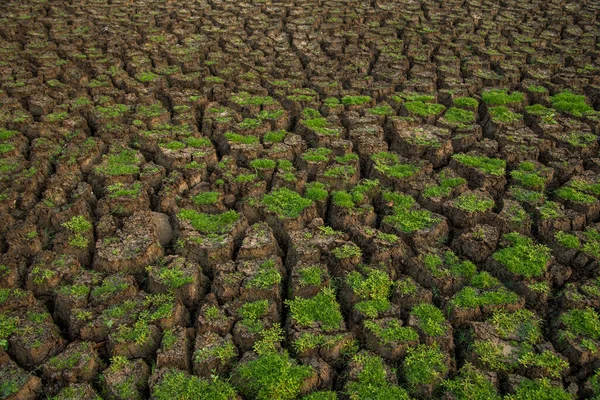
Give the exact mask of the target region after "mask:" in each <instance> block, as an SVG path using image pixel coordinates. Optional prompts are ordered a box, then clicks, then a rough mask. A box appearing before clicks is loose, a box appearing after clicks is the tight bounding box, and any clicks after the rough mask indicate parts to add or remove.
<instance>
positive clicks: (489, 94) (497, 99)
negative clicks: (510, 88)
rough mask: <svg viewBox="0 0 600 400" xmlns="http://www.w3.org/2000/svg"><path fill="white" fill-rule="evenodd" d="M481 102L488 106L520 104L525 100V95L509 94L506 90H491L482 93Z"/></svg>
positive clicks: (518, 93) (519, 93)
mask: <svg viewBox="0 0 600 400" xmlns="http://www.w3.org/2000/svg"><path fill="white" fill-rule="evenodd" d="M481 100H483V102H484V103H486V104H487V105H488V106H506V105H510V104H518V103H521V102H523V101H524V100H525V94H524V93H521V92H512V93H511V94H508V93H507V91H506V90H502V89H491V90H485V91H483V93H481Z"/></svg>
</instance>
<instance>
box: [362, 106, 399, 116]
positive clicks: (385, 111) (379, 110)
mask: <svg viewBox="0 0 600 400" xmlns="http://www.w3.org/2000/svg"><path fill="white" fill-rule="evenodd" d="M367 112H368V113H369V114H374V115H396V111H394V109H393V108H392V107H391V106H390V105H388V104H383V105H379V106H376V107H373V108H369V109H367Z"/></svg>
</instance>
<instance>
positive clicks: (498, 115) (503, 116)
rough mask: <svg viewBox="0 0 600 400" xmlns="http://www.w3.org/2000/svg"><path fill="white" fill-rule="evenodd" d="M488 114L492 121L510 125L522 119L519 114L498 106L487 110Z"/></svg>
mask: <svg viewBox="0 0 600 400" xmlns="http://www.w3.org/2000/svg"><path fill="white" fill-rule="evenodd" d="M488 113H489V114H490V117H491V118H492V120H493V121H496V122H502V123H505V124H510V123H512V122H516V121H519V120H521V119H523V116H522V115H521V114H519V113H515V112H512V111H511V110H510V109H509V108H508V107H505V106H498V107H490V108H488Z"/></svg>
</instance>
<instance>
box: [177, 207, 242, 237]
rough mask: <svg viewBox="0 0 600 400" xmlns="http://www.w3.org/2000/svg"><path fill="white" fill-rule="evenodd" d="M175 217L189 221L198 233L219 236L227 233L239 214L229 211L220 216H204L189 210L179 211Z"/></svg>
mask: <svg viewBox="0 0 600 400" xmlns="http://www.w3.org/2000/svg"><path fill="white" fill-rule="evenodd" d="M177 216H178V217H179V218H181V219H183V220H186V221H189V222H190V224H191V225H192V227H193V228H194V229H195V230H197V231H198V232H200V233H203V234H207V235H221V234H225V233H228V232H229V231H231V229H232V228H233V225H234V224H235V223H236V222H237V221H238V220H239V218H240V216H239V214H238V213H237V212H236V211H234V210H229V211H226V212H224V213H221V214H205V213H200V212H197V211H194V210H190V209H183V210H181V211H179V213H178V214H177Z"/></svg>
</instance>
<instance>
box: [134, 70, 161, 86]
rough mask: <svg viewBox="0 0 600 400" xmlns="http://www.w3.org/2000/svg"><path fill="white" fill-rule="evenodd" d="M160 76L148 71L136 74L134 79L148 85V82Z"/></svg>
mask: <svg viewBox="0 0 600 400" xmlns="http://www.w3.org/2000/svg"><path fill="white" fill-rule="evenodd" d="M159 76H160V75H156V74H154V73H152V72H150V71H144V72H140V73H139V74H137V75H136V76H135V79H137V80H138V81H140V82H142V83H148V82H152V81H154V80H156V78H158V77H159Z"/></svg>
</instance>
